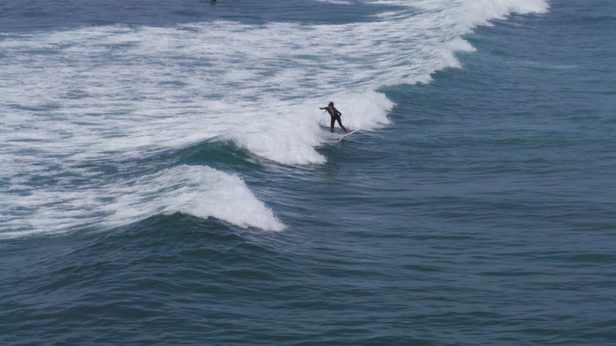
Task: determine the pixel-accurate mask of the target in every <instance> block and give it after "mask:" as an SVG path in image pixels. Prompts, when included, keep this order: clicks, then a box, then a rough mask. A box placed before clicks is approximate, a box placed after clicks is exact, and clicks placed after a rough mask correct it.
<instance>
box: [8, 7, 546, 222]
mask: <svg viewBox="0 0 616 346" xmlns="http://www.w3.org/2000/svg"><path fill="white" fill-rule="evenodd" d="M374 2H378V3H395V4H398V5H405V6H409V9H408V10H405V9H396V10H392V11H388V12H387V13H382V14H381V15H380V16H378V17H376V18H375V20H374V21H373V22H362V23H351V24H340V25H312V24H293V23H270V24H266V25H247V24H241V23H236V22H230V21H217V22H207V23H195V24H188V25H179V26H177V27H162V28H161V27H128V26H122V25H113V26H98V27H88V28H82V29H76V30H69V31H60V32H53V33H30V34H11V35H6V36H3V38H2V39H1V40H0V51H2V53H3V61H2V71H3V73H2V76H1V77H0V94H1V95H2V98H1V99H0V140H1V142H2V143H0V144H1V146H0V178H2V179H3V181H6V182H7V183H6V184H5V185H4V187H0V189H1V190H0V192H2V194H3V195H4V196H8V197H3V198H2V200H3V201H2V202H0V207H2V210H9V212H8V213H3V214H2V215H1V216H0V222H1V223H2V224H3V226H2V228H3V229H5V230H7V231H8V232H9V233H5V234H17V233H15V232H26V233H27V232H34V233H36V232H45V231H51V230H54V232H56V231H58V230H59V229H66V228H70V227H73V226H78V225H82V224H87V223H89V222H91V220H95V221H96V222H98V221H100V220H103V221H101V222H104V223H105V224H107V223H109V224H110V223H112V221H113V220H114V217H115V218H116V219H117V220H122V222H128V221H129V220H133V219H135V218H138V217H143V216H147V215H150V214H151V213H154V212H160V211H161V210H162V212H171V211H185V212H188V213H191V214H194V215H198V216H203V217H217V218H221V219H223V220H226V221H228V222H230V223H234V224H237V225H240V226H250V227H259V228H264V229H272V230H278V229H281V228H282V224H281V223H280V222H279V221H277V220H276V219H275V217H274V216H273V214H271V211H269V209H267V208H266V207H265V206H263V205H261V204H260V202H259V201H257V200H256V198H255V197H254V196H253V195H252V194H251V193H250V191H249V190H248V188H247V187H246V186H245V184H243V183H242V182H241V180H239V178H238V177H236V176H233V175H225V173H215V172H213V171H210V170H208V168H207V167H205V168H203V170H202V171H195V169H194V168H191V169H189V170H187V171H186V172H183V171H182V172H180V171H173V170H172V171H165V173H162V174H163V175H162V176H160V177H158V178H155V179H154V180H156V179H162V180H165V179H168V177H171V176H174V177H175V178H174V179H176V180H177V181H181V182H183V183H184V184H186V185H187V186H192V189H190V190H186V189H184V188H183V187H182V186H181V185H175V188H173V189H171V190H169V191H171V192H166V193H167V194H165V193H162V192H160V191H158V190H157V189H156V188H155V187H152V191H154V192H157V191H158V192H160V193H161V194H162V196H167V197H169V198H166V199H160V200H157V199H156V198H154V197H155V196H154V195H153V196H152V197H153V198H151V199H148V198H143V196H141V195H140V193H139V192H137V191H135V190H132V189H130V188H121V187H118V186H117V185H118V184H121V183H120V182H116V183H115V185H114V184H109V183H108V182H106V181H104V180H101V181H92V182H90V183H88V184H86V185H85V186H84V190H85V191H70V190H69V189H68V188H66V187H65V186H64V185H62V186H51V187H49V188H45V189H34V188H33V187H32V186H34V185H36V183H35V182H30V181H35V180H37V179H39V178H38V176H37V175H39V174H40V175H42V176H45V175H46V174H49V172H50V171H53V172H54V173H57V172H58V171H59V172H69V173H70V172H75V170H76V169H77V168H75V167H80V166H87V165H88V162H95V161H98V160H103V161H104V160H118V159H130V158H135V157H142V156H144V155H150V154H152V153H154V152H157V151H160V150H167V149H174V148H181V147H184V146H188V145H192V144H194V143H198V142H201V141H204V140H232V141H234V142H235V143H236V144H237V145H238V146H240V147H243V148H246V149H247V150H249V151H250V152H252V153H254V154H255V155H259V156H261V157H263V158H266V159H269V160H272V161H276V162H279V163H283V164H320V163H323V162H325V160H326V158H325V157H323V155H321V154H319V153H318V152H317V150H316V148H318V147H319V146H321V145H323V144H324V143H326V141H327V135H326V134H327V130H324V129H323V128H322V126H325V127H328V126H329V124H328V122H329V116H328V115H326V114H324V113H323V112H322V111H319V110H318V108H319V107H323V106H325V105H326V104H327V102H329V101H335V102H336V105H337V107H338V108H339V109H340V110H341V111H342V113H343V117H342V120H343V122H344V124H345V125H347V126H348V127H350V128H362V129H364V130H367V131H370V130H376V129H379V128H381V127H382V126H385V125H387V124H388V123H389V122H390V121H389V119H388V118H387V113H388V112H389V111H390V110H391V109H392V107H393V106H394V105H393V103H392V102H391V101H390V100H388V99H387V98H386V97H385V95H383V94H382V93H379V92H378V91H377V90H379V88H380V87H382V86H385V85H394V84H401V83H409V84H412V83H417V82H429V81H430V79H431V74H432V73H433V72H434V71H437V70H440V69H443V68H447V67H460V66H461V65H460V62H459V61H458V59H457V58H456V55H455V53H456V52H460V51H466V52H470V51H473V49H474V48H473V47H472V46H471V45H470V44H469V43H468V42H467V41H465V40H464V39H463V38H462V36H463V35H464V34H467V33H468V32H470V31H471V30H472V29H473V28H474V27H476V26H477V25H485V24H487V23H489V21H490V20H492V19H495V18H503V17H505V16H507V15H509V14H511V13H514V12H517V13H532V12H543V11H546V10H547V8H548V6H547V3H546V2H545V1H544V0H464V1H462V0H447V1H446V0H418V1H413V2H408V1H401V0H397V1H393V0H392V1H374ZM411 6H412V7H413V8H415V9H417V8H419V9H420V11H416V10H413V9H411V8H410V7H411ZM79 174H80V175H81V176H82V177H84V178H85V179H88V177H92V176H95V174H94V173H92V172H89V171H88V170H80V171H79ZM220 174H222V176H223V177H225V178H221V176H220ZM214 176H216V177H218V178H217V179H220V180H224V181H225V184H223V185H221V186H222V187H218V188H215V187H213V186H211V184H214V180H215V179H214V178H212V179H210V178H211V177H214ZM213 179H214V180H213ZM225 179H226V180H225ZM52 184H59V183H57V182H56V183H52ZM199 184H203V186H201V187H200V185H199ZM163 185H164V184H163ZM67 186H70V184H67ZM237 186H240V188H239V189H240V190H241V191H237V190H234V188H235V187H237ZM145 187H146V190H147V188H148V186H147V185H146V186H145ZM200 188H201V190H200ZM221 189H222V190H221ZM24 191H25V192H24ZM173 191H175V192H173ZM191 191H198V192H199V193H203V194H205V195H208V196H210V197H211V199H217V198H218V199H219V200H220V201H226V202H225V203H228V205H229V207H228V209H225V208H223V207H219V208H218V209H216V208H214V207H213V206H212V205H210V204H207V203H206V202H204V201H202V199H201V195H200V194H199V193H191ZM213 191H216V192H215V193H214V192H213ZM229 191H235V192H236V193H237V195H238V196H241V198H227V197H228V196H230V194H228V193H227V192H229ZM180 192H181V193H180ZM107 195H109V196H111V198H112V199H113V200H114V201H116V202H113V203H111V204H108V203H106V202H101V201H100V200H99V198H98V197H97V196H107ZM118 201H119V202H118ZM121 201H124V202H121ZM114 203H116V204H114ZM245 204H246V205H245ZM109 206H111V208H118V209H117V210H122V211H123V212H125V213H127V214H126V217H125V218H124V217H121V216H122V215H123V214H117V213H116V214H114V215H115V216H113V215H107V216H105V217H104V218H102V219H101V216H100V215H98V214H99V213H103V214H110V213H111V212H112V210H110V209H109ZM126 206H129V207H126ZM243 208H246V209H248V210H251V211H250V212H249V213H248V214H246V217H245V218H243V217H240V216H238V215H234V214H233V213H232V212H231V211H232V210H243ZM251 220H252V221H251ZM20 234H25V233H20Z"/></svg>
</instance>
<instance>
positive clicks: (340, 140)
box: [338, 129, 361, 142]
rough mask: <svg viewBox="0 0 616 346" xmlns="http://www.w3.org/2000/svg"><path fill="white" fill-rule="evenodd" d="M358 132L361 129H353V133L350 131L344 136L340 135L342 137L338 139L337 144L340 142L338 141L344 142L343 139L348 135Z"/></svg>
mask: <svg viewBox="0 0 616 346" xmlns="http://www.w3.org/2000/svg"><path fill="white" fill-rule="evenodd" d="M359 130H361V129H355V130H353V131H351V132H349V133H345V134H344V135H342V137H340V140H338V142H340V141H342V140H344V139H345V138H347V137H348V136H350V135H352V134H354V133H355V132H357V131H359Z"/></svg>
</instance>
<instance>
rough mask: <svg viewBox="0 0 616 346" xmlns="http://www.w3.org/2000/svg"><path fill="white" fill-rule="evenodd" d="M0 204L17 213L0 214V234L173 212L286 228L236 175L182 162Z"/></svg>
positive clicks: (14, 235)
mask: <svg viewBox="0 0 616 346" xmlns="http://www.w3.org/2000/svg"><path fill="white" fill-rule="evenodd" d="M0 207H2V209H5V208H6V210H9V208H12V209H18V210H19V214H20V215H19V217H18V216H17V215H15V214H13V215H12V216H11V215H0V222H1V223H2V229H0V239H12V238H19V237H24V236H29V235H35V234H41V233H45V234H59V233H64V232H67V231H70V230H72V229H76V228H87V227H89V226H98V227H103V228H111V227H117V226H122V225H126V224H130V223H133V222H137V221H139V220H143V219H145V218H148V217H151V216H154V215H157V214H174V213H177V212H181V213H186V214H190V215H193V216H196V217H200V218H204V219H207V218H209V217H213V218H217V219H219V220H223V221H225V222H228V223H230V224H233V225H236V226H239V227H242V228H259V229H262V230H269V231H281V230H283V229H284V228H285V226H284V224H283V223H282V222H280V221H279V220H278V219H277V218H276V216H275V215H274V213H273V212H272V210H271V209H270V208H268V207H267V206H266V205H265V204H263V202H261V201H259V200H258V199H257V198H256V197H255V195H254V194H253V193H252V192H251V191H250V189H249V188H248V186H247V185H246V184H245V183H244V181H243V180H242V179H241V178H240V177H239V176H237V175H235V174H228V173H224V172H221V171H218V170H215V169H213V168H209V167H204V166H188V165H181V166H178V167H174V168H171V169H167V170H163V171H160V172H157V173H155V174H150V175H145V176H142V177H140V178H138V179H129V180H126V181H123V182H121V183H119V184H118V183H117V182H114V183H109V184H106V185H91V186H86V187H84V188H81V189H79V188H76V189H75V188H74V187H73V189H69V187H60V188H58V187H56V188H55V189H54V188H53V187H41V188H39V189H32V190H31V191H30V193H29V194H28V195H22V196H16V197H15V198H13V199H12V200H11V201H10V202H9V201H1V202H0Z"/></svg>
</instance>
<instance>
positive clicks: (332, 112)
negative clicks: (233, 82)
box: [319, 102, 349, 133]
mask: <svg viewBox="0 0 616 346" xmlns="http://www.w3.org/2000/svg"><path fill="white" fill-rule="evenodd" d="M319 109H324V110H326V111H327V113H329V116H330V117H331V120H332V121H331V125H330V128H331V131H332V133H334V124H335V123H336V120H338V125H340V127H341V128H342V129H343V130H344V133H349V131H348V130H347V129H346V127H344V125H342V120H340V117H341V116H342V113H340V111H339V110H337V109H336V107H334V103H333V102H330V103H329V104H328V105H327V107H321V108H319Z"/></svg>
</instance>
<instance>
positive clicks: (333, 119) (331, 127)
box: [329, 117, 336, 133]
mask: <svg viewBox="0 0 616 346" xmlns="http://www.w3.org/2000/svg"><path fill="white" fill-rule="evenodd" d="M335 123H336V118H334V117H332V123H331V125H330V126H329V127H330V129H331V131H332V133H334V124H335Z"/></svg>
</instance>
